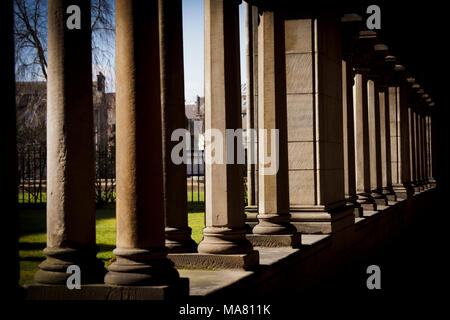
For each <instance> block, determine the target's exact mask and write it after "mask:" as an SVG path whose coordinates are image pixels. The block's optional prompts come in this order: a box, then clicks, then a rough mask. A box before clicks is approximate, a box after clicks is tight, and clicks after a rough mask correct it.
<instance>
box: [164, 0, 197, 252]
mask: <svg viewBox="0 0 450 320" xmlns="http://www.w3.org/2000/svg"><path fill="white" fill-rule="evenodd" d="M182 24H183V16H182V6H181V0H159V32H160V33H159V39H160V48H159V50H160V55H161V59H160V65H161V106H162V108H161V111H162V119H163V120H162V130H163V172H164V174H163V181H164V213H165V222H166V223H165V225H166V228H165V232H166V246H167V248H168V249H169V252H195V251H196V249H197V244H196V243H195V241H194V240H192V238H191V228H189V226H188V213H187V197H186V196H185V195H187V185H186V166H185V164H184V163H181V164H175V163H174V162H173V161H172V159H171V153H172V150H173V148H174V147H175V146H176V145H177V144H178V143H179V142H178V141H171V136H172V133H173V132H174V131H175V130H177V129H184V125H185V113H184V65H183V25H182Z"/></svg>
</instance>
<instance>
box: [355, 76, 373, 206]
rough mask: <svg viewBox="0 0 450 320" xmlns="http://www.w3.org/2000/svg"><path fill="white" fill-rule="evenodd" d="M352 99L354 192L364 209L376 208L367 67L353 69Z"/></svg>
mask: <svg viewBox="0 0 450 320" xmlns="http://www.w3.org/2000/svg"><path fill="white" fill-rule="evenodd" d="M354 79H355V83H354V85H353V101H354V108H355V117H354V121H355V122H354V123H355V158H356V192H357V196H358V202H359V203H360V204H361V206H362V207H363V208H364V210H376V209H377V206H376V203H375V201H374V199H373V198H372V196H371V192H370V191H371V190H370V189H371V188H370V178H371V177H370V138H369V119H368V118H369V115H368V105H367V104H368V100H367V69H362V68H356V69H355V78H354Z"/></svg>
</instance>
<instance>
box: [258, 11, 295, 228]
mask: <svg viewBox="0 0 450 320" xmlns="http://www.w3.org/2000/svg"><path fill="white" fill-rule="evenodd" d="M258 39H259V40H260V41H259V44H258V53H259V55H258V58H259V61H258V65H259V67H260V72H259V78H258V83H259V85H258V86H259V88H260V89H261V91H260V94H259V113H258V128H259V129H260V130H264V131H265V132H264V133H263V132H262V131H261V133H260V137H259V149H260V150H259V155H260V159H259V204H258V213H259V214H258V220H259V223H258V224H257V225H256V226H255V227H254V228H253V233H254V234H292V233H294V232H295V231H296V230H295V227H294V226H292V225H291V224H290V223H289V218H290V214H289V193H288V192H286V190H289V176H288V158H287V156H288V150H287V112H286V62H285V51H284V47H285V45H284V21H283V18H282V17H281V14H280V13H279V12H278V11H264V13H263V15H262V17H261V22H260V24H259V27H258ZM274 135H275V137H274ZM276 136H278V141H276V140H277V139H276ZM274 138H275V139H274ZM274 142H275V143H276V144H277V145H278V150H277V148H276V147H275V148H273V143H274ZM274 152H277V154H276V155H274V154H273V153H274ZM268 154H270V156H271V161H270V162H269V163H265V159H264V158H265V156H266V155H268Z"/></svg>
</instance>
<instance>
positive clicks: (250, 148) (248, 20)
mask: <svg viewBox="0 0 450 320" xmlns="http://www.w3.org/2000/svg"><path fill="white" fill-rule="evenodd" d="M245 26H246V28H245V36H246V64H247V69H246V71H247V73H246V83H247V90H246V99H247V106H246V109H247V110H246V129H247V199H248V207H249V208H251V207H255V206H256V205H257V202H256V186H255V184H256V177H255V166H256V150H255V136H254V134H255V131H253V130H254V129H255V108H254V106H255V95H254V90H255V88H254V78H253V73H254V71H253V68H254V67H253V55H254V53H253V45H254V42H253V6H252V5H250V4H248V3H245Z"/></svg>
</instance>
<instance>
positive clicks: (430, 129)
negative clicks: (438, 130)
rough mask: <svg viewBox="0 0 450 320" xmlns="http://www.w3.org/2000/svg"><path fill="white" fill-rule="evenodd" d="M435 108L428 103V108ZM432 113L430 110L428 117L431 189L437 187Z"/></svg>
mask: <svg viewBox="0 0 450 320" xmlns="http://www.w3.org/2000/svg"><path fill="white" fill-rule="evenodd" d="M432 104H433V106H434V102H429V103H428V108H429V109H432V108H433V106H432ZM432 115H433V113H432V111H431V110H430V114H429V115H428V116H427V120H428V121H427V122H428V123H427V124H428V125H427V132H428V144H429V146H428V149H429V174H428V176H429V180H430V184H431V187H435V186H436V179H435V178H434V174H433V168H434V164H433V155H434V150H433V127H432Z"/></svg>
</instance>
